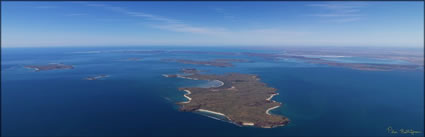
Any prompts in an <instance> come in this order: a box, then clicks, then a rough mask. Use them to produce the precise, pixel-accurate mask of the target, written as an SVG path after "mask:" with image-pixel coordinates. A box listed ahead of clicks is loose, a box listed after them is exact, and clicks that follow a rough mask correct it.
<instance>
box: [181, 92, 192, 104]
mask: <svg viewBox="0 0 425 137" xmlns="http://www.w3.org/2000/svg"><path fill="white" fill-rule="evenodd" d="M183 91H186V92H187V94H184V95H183V96H184V97H185V98H187V100H188V101H186V102H182V103H189V102H190V101H191V100H192V98H190V97H189V96H187V95H190V94H192V92H190V90H187V89H185V90H183Z"/></svg>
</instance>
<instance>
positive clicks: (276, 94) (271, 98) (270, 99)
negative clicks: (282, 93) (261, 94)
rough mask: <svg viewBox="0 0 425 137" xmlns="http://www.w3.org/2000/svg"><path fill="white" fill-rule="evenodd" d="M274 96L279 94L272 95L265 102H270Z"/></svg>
mask: <svg viewBox="0 0 425 137" xmlns="http://www.w3.org/2000/svg"><path fill="white" fill-rule="evenodd" d="M276 95H279V93H274V94H272V95H271V96H270V97H269V98H267V99H266V100H267V101H270V100H271V99H272V98H273V97H274V96H276Z"/></svg>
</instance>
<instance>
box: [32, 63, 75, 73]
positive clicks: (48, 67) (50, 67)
mask: <svg viewBox="0 0 425 137" xmlns="http://www.w3.org/2000/svg"><path fill="white" fill-rule="evenodd" d="M25 68H30V69H34V70H35V72H39V71H45V70H55V69H73V68H74V67H73V66H72V65H65V64H49V65H40V66H35V65H28V66H25Z"/></svg>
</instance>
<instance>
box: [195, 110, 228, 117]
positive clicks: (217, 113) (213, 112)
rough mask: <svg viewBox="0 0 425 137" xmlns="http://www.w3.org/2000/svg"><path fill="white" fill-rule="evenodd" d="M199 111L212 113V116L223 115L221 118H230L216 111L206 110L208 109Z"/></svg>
mask: <svg viewBox="0 0 425 137" xmlns="http://www.w3.org/2000/svg"><path fill="white" fill-rule="evenodd" d="M197 111H201V112H207V113H212V114H216V115H221V116H224V117H226V118H228V117H227V116H226V115H224V114H223V113H220V112H215V111H211V110H206V109H198V110H197Z"/></svg>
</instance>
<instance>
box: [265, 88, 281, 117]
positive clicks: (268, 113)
mask: <svg viewBox="0 0 425 137" xmlns="http://www.w3.org/2000/svg"><path fill="white" fill-rule="evenodd" d="M276 95H279V93H275V94H272V95H271V96H270V97H269V98H267V99H266V100H267V101H270V100H271V99H272V98H273V97H274V96H276ZM272 101H273V102H276V101H274V100H272ZM278 107H280V105H278V106H274V107H271V108H268V109H267V110H266V114H267V115H271V114H270V110H273V109H276V108H278Z"/></svg>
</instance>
